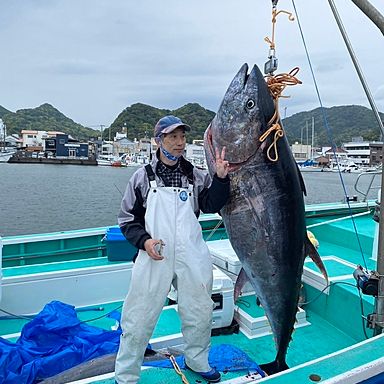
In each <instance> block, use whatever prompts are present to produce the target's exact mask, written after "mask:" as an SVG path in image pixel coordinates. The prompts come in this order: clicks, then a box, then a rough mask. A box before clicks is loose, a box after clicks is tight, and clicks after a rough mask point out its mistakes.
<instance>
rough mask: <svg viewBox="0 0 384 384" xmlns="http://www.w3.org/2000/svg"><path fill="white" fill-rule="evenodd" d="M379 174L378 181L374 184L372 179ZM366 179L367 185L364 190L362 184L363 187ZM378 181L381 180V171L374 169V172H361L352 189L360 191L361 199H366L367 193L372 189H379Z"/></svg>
mask: <svg viewBox="0 0 384 384" xmlns="http://www.w3.org/2000/svg"><path fill="white" fill-rule="evenodd" d="M378 176H379V182H378V183H376V184H374V181H375V180H376V178H377V177H378ZM367 180H368V185H367V186H366V188H365V190H363V188H362V187H363V184H364V187H365V185H366V184H365V183H366V182H367ZM380 181H381V171H374V172H362V173H360V174H359V175H358V177H357V179H356V182H355V185H354V189H355V191H356V192H357V193H360V194H361V195H362V196H363V198H362V201H364V202H365V201H367V199H368V195H369V193H370V192H371V191H373V190H379V189H380Z"/></svg>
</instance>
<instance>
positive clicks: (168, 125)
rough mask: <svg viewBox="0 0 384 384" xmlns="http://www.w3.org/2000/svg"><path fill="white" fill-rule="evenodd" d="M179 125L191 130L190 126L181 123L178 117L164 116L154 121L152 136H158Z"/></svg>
mask: <svg viewBox="0 0 384 384" xmlns="http://www.w3.org/2000/svg"><path fill="white" fill-rule="evenodd" d="M180 127H183V128H184V129H185V130H186V131H190V130H191V127H190V126H189V125H188V124H185V123H183V122H182V121H181V119H179V118H178V117H176V116H173V115H169V116H164V117H162V118H161V119H160V120H159V121H158V122H157V123H156V125H155V132H154V136H155V137H159V136H161V135H162V134H164V133H170V132H172V131H174V130H175V129H176V128H180Z"/></svg>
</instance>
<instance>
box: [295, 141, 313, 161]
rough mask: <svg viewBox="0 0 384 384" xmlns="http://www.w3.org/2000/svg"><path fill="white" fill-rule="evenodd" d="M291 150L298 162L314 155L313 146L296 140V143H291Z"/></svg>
mask: <svg viewBox="0 0 384 384" xmlns="http://www.w3.org/2000/svg"><path fill="white" fill-rule="evenodd" d="M291 151H292V154H293V157H294V159H295V160H296V162H302V161H305V160H308V159H311V158H312V157H313V156H312V155H311V153H312V146H311V145H307V144H300V143H298V142H295V144H292V145H291Z"/></svg>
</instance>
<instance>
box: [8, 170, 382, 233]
mask: <svg viewBox="0 0 384 384" xmlns="http://www.w3.org/2000/svg"><path fill="white" fill-rule="evenodd" d="M135 170H136V168H133V167H132V168H130V167H128V168H115V167H100V166H99V167H95V166H80V165H51V164H7V163H4V164H0V236H12V235H19V234H31V233H44V232H55V231H63V230H69V229H82V228H92V227H103V226H110V225H115V224H116V216H117V213H118V211H119V207H120V201H121V196H122V193H123V192H124V190H125V186H126V184H127V182H128V180H129V178H130V176H131V175H132V173H133V172H134V171H135ZM303 176H304V180H305V185H306V188H307V194H308V196H307V197H306V198H305V201H306V203H325V202H332V201H333V202H334V201H342V200H344V190H343V186H342V183H341V179H340V176H339V174H338V173H333V172H304V173H303ZM357 177H358V175H357V174H343V182H344V184H345V188H346V191H347V194H348V195H349V196H353V195H357V196H360V195H358V194H357V193H356V192H355V191H354V189H353V186H354V184H355V182H356V179H357ZM376 179H377V181H376V182H375V185H377V184H378V182H379V181H380V180H379V179H380V177H377V178H376ZM368 183H369V180H368V179H366V180H361V183H360V184H361V186H362V187H365V188H366V186H367V185H368ZM376 196H377V190H376V191H374V192H372V194H371V195H370V198H376Z"/></svg>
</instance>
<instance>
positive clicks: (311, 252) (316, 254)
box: [305, 236, 329, 285]
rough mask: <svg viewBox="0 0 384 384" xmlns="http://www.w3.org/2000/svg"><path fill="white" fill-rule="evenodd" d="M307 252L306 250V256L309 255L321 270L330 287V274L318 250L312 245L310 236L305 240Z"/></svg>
mask: <svg viewBox="0 0 384 384" xmlns="http://www.w3.org/2000/svg"><path fill="white" fill-rule="evenodd" d="M305 250H306V255H308V256H309V257H310V258H311V259H312V260H313V262H314V263H315V264H316V265H317V268H319V270H320V272H321V273H322V274H323V276H324V278H325V280H326V282H327V285H328V282H329V280H328V273H327V270H326V269H325V266H324V264H323V260H321V257H320V255H319V252H317V249H316V248H315V246H314V245H313V244H312V242H311V240H309V238H308V236H307V237H306V239H305Z"/></svg>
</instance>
